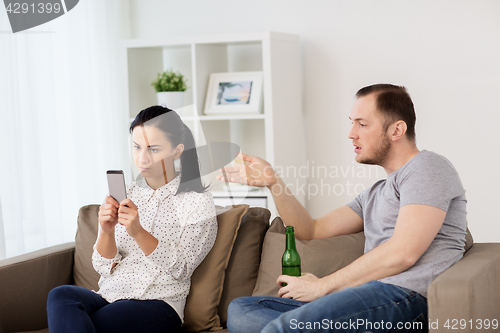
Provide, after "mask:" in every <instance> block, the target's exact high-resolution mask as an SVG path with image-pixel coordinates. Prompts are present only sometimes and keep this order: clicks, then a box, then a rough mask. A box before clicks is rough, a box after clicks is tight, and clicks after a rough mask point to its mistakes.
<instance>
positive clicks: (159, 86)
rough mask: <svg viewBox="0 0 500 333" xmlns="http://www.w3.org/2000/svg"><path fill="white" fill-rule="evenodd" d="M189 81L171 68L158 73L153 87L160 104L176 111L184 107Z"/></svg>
mask: <svg viewBox="0 0 500 333" xmlns="http://www.w3.org/2000/svg"><path fill="white" fill-rule="evenodd" d="M186 82H187V79H186V78H185V77H184V75H182V74H181V73H179V72H174V71H173V70H172V69H171V68H170V69H168V70H166V71H164V72H161V73H158V77H157V78H156V80H154V81H153V82H151V85H152V86H153V88H155V90H156V96H157V98H158V104H159V105H163V106H166V107H168V108H169V109H172V110H176V109H179V108H181V107H183V106H184V91H185V90H186V89H187V85H186Z"/></svg>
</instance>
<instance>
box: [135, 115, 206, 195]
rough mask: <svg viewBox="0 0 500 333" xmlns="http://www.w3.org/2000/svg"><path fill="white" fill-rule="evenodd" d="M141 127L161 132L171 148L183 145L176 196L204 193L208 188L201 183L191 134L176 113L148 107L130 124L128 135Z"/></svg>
mask: <svg viewBox="0 0 500 333" xmlns="http://www.w3.org/2000/svg"><path fill="white" fill-rule="evenodd" d="M159 116H161V117H159ZM146 122H147V124H146ZM142 125H146V126H154V127H156V128H158V129H160V130H161V131H163V132H164V133H165V136H166V137H167V139H168V140H169V141H170V143H171V144H172V147H173V148H175V147H176V146H177V145H179V144H181V143H182V144H183V145H184V151H183V152H182V155H181V157H180V159H181V168H182V172H181V183H180V185H179V188H178V189H177V193H176V195H177V194H179V193H182V192H189V191H194V192H198V193H202V192H205V191H206V190H207V189H208V186H204V185H203V184H202V182H201V175H200V165H199V162H198V154H197V153H196V144H195V142H194V137H193V133H191V130H190V129H189V127H187V126H186V124H184V123H183V122H182V120H181V118H180V117H179V115H178V114H177V112H175V111H173V110H170V109H169V108H166V107H163V106H160V105H154V106H150V107H149V108H146V109H144V110H142V111H141V112H139V114H138V115H137V116H136V117H135V119H134V121H133V122H132V124H130V134H132V132H133V130H134V128H135V127H137V126H142Z"/></svg>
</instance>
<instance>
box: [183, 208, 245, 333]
mask: <svg viewBox="0 0 500 333" xmlns="http://www.w3.org/2000/svg"><path fill="white" fill-rule="evenodd" d="M248 208H249V206H248V205H235V206H233V207H230V206H228V207H226V208H225V209H223V211H224V212H222V210H220V208H219V210H218V212H217V221H218V230H217V238H216V240H215V244H214V246H213V247H212V250H211V251H210V253H209V254H208V255H207V257H206V258H205V259H204V260H203V262H202V263H201V264H200V266H198V268H196V270H195V271H194V273H193V276H192V277H191V290H190V291H189V295H188V297H187V299H186V308H185V309H184V320H185V321H184V328H185V329H186V330H188V331H192V332H198V331H204V330H219V329H222V327H221V324H220V317H219V314H218V312H217V306H218V305H219V302H220V299H221V295H222V287H223V285H224V276H225V271H226V268H227V265H228V262H229V257H230V255H231V251H232V249H233V245H234V241H235V240H236V235H237V232H238V229H239V228H240V224H241V219H242V217H243V215H245V213H246V212H247V211H248Z"/></svg>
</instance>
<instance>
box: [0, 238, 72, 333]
mask: <svg viewBox="0 0 500 333" xmlns="http://www.w3.org/2000/svg"><path fill="white" fill-rule="evenodd" d="M74 251H75V243H74V242H71V243H66V244H61V245H56V246H52V247H49V248H46V249H42V250H38V251H35V252H31V253H27V254H23V255H20V256H17V257H13V258H9V259H4V260H0V281H1V282H0V283H1V288H2V292H1V293H0V323H1V325H2V327H3V329H4V330H5V331H6V332H17V331H34V330H40V329H43V328H47V311H46V306H47V295H48V294H49V291H50V290H51V289H52V288H54V287H57V286H59V285H62V284H72V279H73V261H74Z"/></svg>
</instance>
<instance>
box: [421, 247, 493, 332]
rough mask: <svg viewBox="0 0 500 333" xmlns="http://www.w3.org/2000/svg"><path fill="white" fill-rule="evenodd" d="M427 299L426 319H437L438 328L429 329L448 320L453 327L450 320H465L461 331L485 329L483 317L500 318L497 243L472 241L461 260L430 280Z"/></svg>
mask: <svg viewBox="0 0 500 333" xmlns="http://www.w3.org/2000/svg"><path fill="white" fill-rule="evenodd" d="M427 301H428V307H429V320H430V322H431V323H433V322H436V320H437V321H438V324H439V328H440V330H431V331H435V332H442V331H444V328H443V325H444V324H445V323H446V321H447V320H450V326H453V323H452V322H451V320H453V319H458V320H461V319H463V320H465V321H466V322H467V325H468V326H467V330H464V332H465V331H466V332H484V331H485V327H484V324H485V322H484V321H485V320H486V319H489V321H490V323H491V320H492V319H497V320H498V321H500V244H499V243H475V244H474V246H472V248H471V249H470V250H469V251H468V252H467V253H466V254H465V256H464V258H463V259H462V260H460V261H459V262H457V263H456V264H455V265H453V266H452V267H450V268H449V269H447V270H446V271H445V272H443V273H442V274H441V275H439V276H438V277H437V278H436V279H435V280H434V281H433V282H432V283H431V285H430V287H429V290H428V298H427ZM469 320H472V323H473V327H472V329H471V327H470V325H471V324H470V322H469ZM481 321H482V323H483V328H482V329H480V328H479V324H480V322H481ZM457 327H460V325H458V326H457ZM431 328H432V327H431ZM490 330H491V331H493V330H492V328H491V327H490ZM498 330H500V327H499V328H498ZM486 331H489V330H486Z"/></svg>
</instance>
